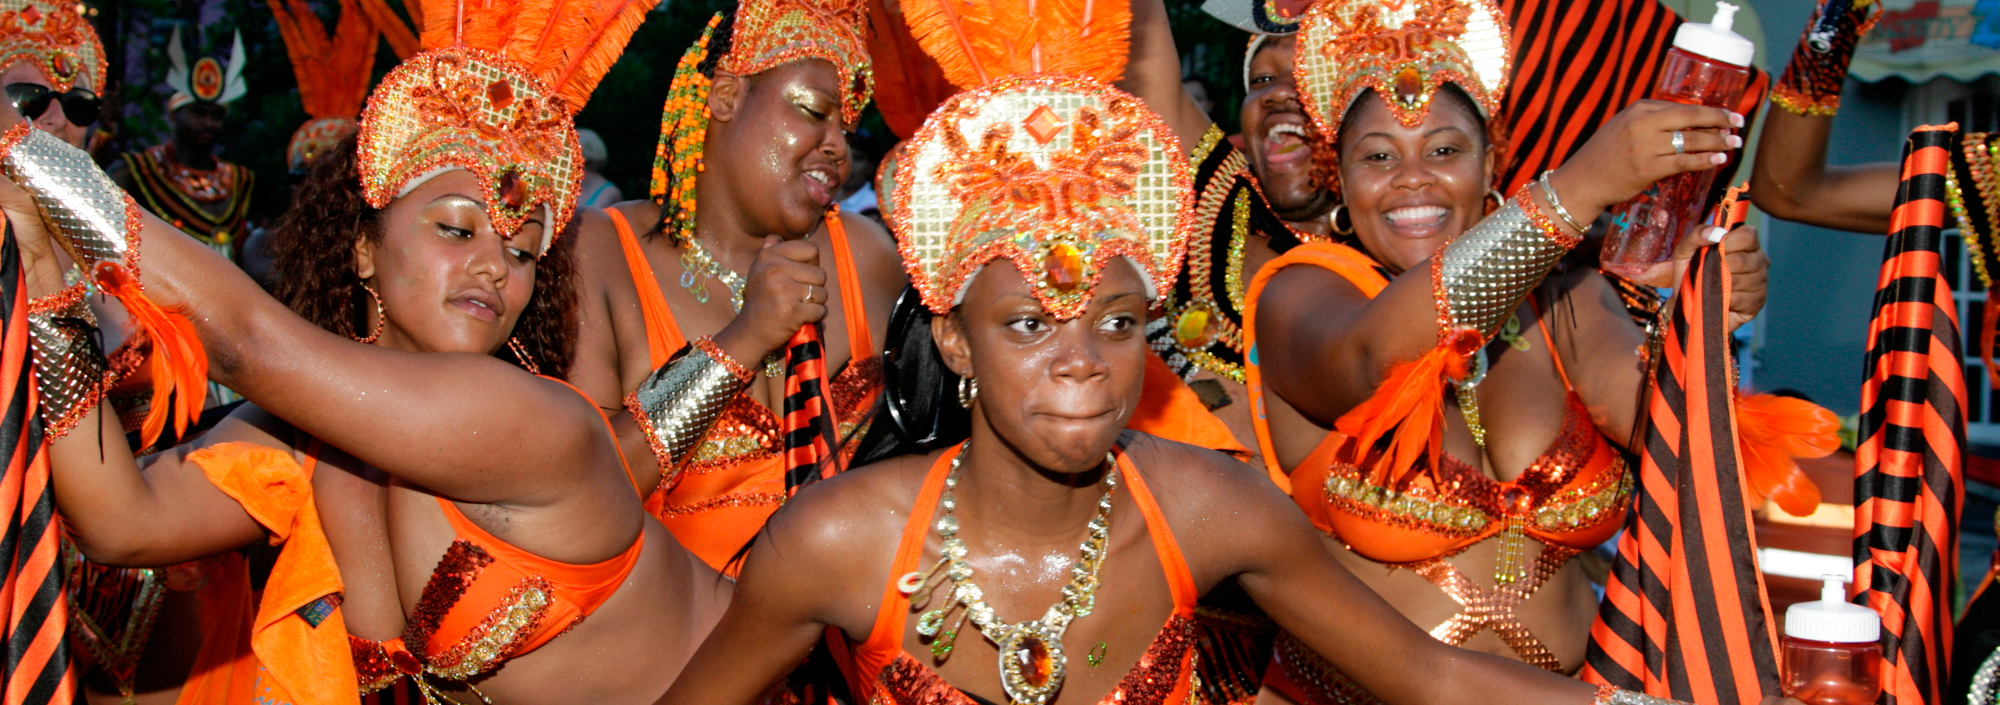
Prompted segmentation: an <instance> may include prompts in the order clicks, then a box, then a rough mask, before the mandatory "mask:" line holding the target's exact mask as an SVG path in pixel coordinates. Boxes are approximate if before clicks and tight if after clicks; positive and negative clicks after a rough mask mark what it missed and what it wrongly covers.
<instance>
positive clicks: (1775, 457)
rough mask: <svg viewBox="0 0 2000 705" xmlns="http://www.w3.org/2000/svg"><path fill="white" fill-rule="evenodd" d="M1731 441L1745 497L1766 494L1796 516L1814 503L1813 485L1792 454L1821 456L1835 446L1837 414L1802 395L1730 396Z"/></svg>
mask: <svg viewBox="0 0 2000 705" xmlns="http://www.w3.org/2000/svg"><path fill="white" fill-rule="evenodd" d="M1736 438H1737V446H1738V447H1739V448H1741V449H1742V451H1743V477H1744V479H1745V480H1746V481H1747V482H1748V483H1749V487H1750V493H1751V499H1752V500H1753V501H1755V502H1758V503H1762V502H1763V501H1764V500H1765V499H1767V498H1768V499H1770V500H1771V501H1772V502H1775V503H1776V504H1777V505H1778V508H1779V509H1783V510H1785V513H1786V514H1790V515H1792V516H1796V517H1802V516H1808V515H1810V514H1812V513H1813V512H1814V511H1817V510H1818V509H1819V498H1820V495H1819V486H1818V485H1815V484H1813V481H1812V478H1809V477H1806V474H1805V472H1804V471H1802V470H1800V469H1799V464H1798V462H1797V461H1796V459H1797V458H1823V457H1826V456H1827V455H1830V454H1832V453H1833V452H1834V451H1835V450H1839V449H1840V419H1839V418H1838V417H1835V416H1834V415H1833V412H1831V411H1827V410H1826V409H1824V408H1821V407H1820V406H1819V405H1817V404H1814V403H1812V402H1809V401H1806V400H1804V399H1793V398H1789V397H1780V396H1776V395H1772V394H1754V395H1750V396H1738V397H1737V398H1736Z"/></svg>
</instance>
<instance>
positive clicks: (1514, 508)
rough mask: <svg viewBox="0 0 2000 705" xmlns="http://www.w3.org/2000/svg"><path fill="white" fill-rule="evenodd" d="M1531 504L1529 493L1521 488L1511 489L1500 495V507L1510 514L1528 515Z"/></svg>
mask: <svg viewBox="0 0 2000 705" xmlns="http://www.w3.org/2000/svg"><path fill="white" fill-rule="evenodd" d="M1531 503H1532V499H1531V498H1530V497H1528V491H1527V490H1524V489H1521V488H1519V487H1509V488H1507V490H1506V491H1504V492H1501V493H1500V507H1501V508H1502V509H1505V510H1506V511H1507V513H1508V514H1516V515H1519V514H1527V513H1528V509H1530V506H1529V505H1530V504H1531Z"/></svg>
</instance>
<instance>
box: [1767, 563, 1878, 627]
mask: <svg viewBox="0 0 2000 705" xmlns="http://www.w3.org/2000/svg"><path fill="white" fill-rule="evenodd" d="M1820 578H1821V579H1822V580H1825V581H1826V582H1825V584H1823V585H1821V586H1820V591H1819V601H1818V602H1801V603H1798V604H1795V605H1792V606H1791V608H1790V609H1787V610H1785V636H1788V637H1793V638H1796V639H1809V640H1812V641H1825V642H1832V643H1836V644H1858V643H1864V642H1873V641H1877V640H1878V639H1880V638H1881V636H1882V615H1879V614H1876V613H1875V610H1871V609H1868V608H1866V607H1862V606H1860V605H1857V604H1853V603H1851V602H1848V601H1847V578H1846V576H1841V575H1822V576H1820Z"/></svg>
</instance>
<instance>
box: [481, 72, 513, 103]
mask: <svg viewBox="0 0 2000 705" xmlns="http://www.w3.org/2000/svg"><path fill="white" fill-rule="evenodd" d="M486 100H487V101H489V102H491V103H493V109H494V110H506V109H507V106H510V105H513V104H514V84H512V83H508V82H507V79H504V78H503V79H500V80H498V81H494V82H492V83H489V84H487V85H486Z"/></svg>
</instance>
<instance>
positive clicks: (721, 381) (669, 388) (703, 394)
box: [625, 337, 753, 469]
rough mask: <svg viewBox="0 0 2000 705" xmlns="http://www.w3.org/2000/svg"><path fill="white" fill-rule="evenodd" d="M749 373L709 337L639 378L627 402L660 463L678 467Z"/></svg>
mask: <svg viewBox="0 0 2000 705" xmlns="http://www.w3.org/2000/svg"><path fill="white" fill-rule="evenodd" d="M751 379H753V377H752V375H751V372H750V370H748V369H745V368H744V367H743V366H742V365H740V364H737V363H736V361H735V360H732V359H730V358H729V355H728V353H724V352H723V351H722V349H721V348H720V347H717V346H716V345H715V343H714V342H713V341H710V340H709V339H708V338H706V337H703V338H701V339H700V340H696V341H695V342H694V343H693V344H691V345H689V346H688V348H687V349H686V350H685V352H683V353H682V354H681V355H680V356H678V357H676V358H675V359H673V360H672V361H669V362H668V363H667V364H665V365H661V366H660V369H657V370H654V371H653V374H651V375H649V376H647V377H646V381H644V382H641V383H640V384H639V389H638V391H635V392H633V393H632V394H631V395H629V396H627V397H626V399H625V406H626V408H627V409H629V410H630V411H631V412H632V416H633V418H634V420H636V421H638V422H639V427H640V428H641V429H644V430H645V432H646V436H647V440H648V441H650V443H651V444H652V446H653V454H654V455H656V456H658V459H659V461H660V467H661V468H667V469H671V468H674V467H678V466H679V465H680V463H681V461H683V460H686V459H687V456H688V454H689V453H691V452H693V451H694V448H695V444H697V443H699V442H700V441H701V439H702V437H703V436H706V435H708V429H709V427H710V426H713V425H714V424H715V420H716V418H717V417H719V416H721V415H722V410H723V408H724V407H726V406H728V405H729V401H730V400H731V399H734V398H735V397H736V394H737V393H738V392H741V391H743V388H744V387H745V386H747V385H749V383H750V380H751Z"/></svg>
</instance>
